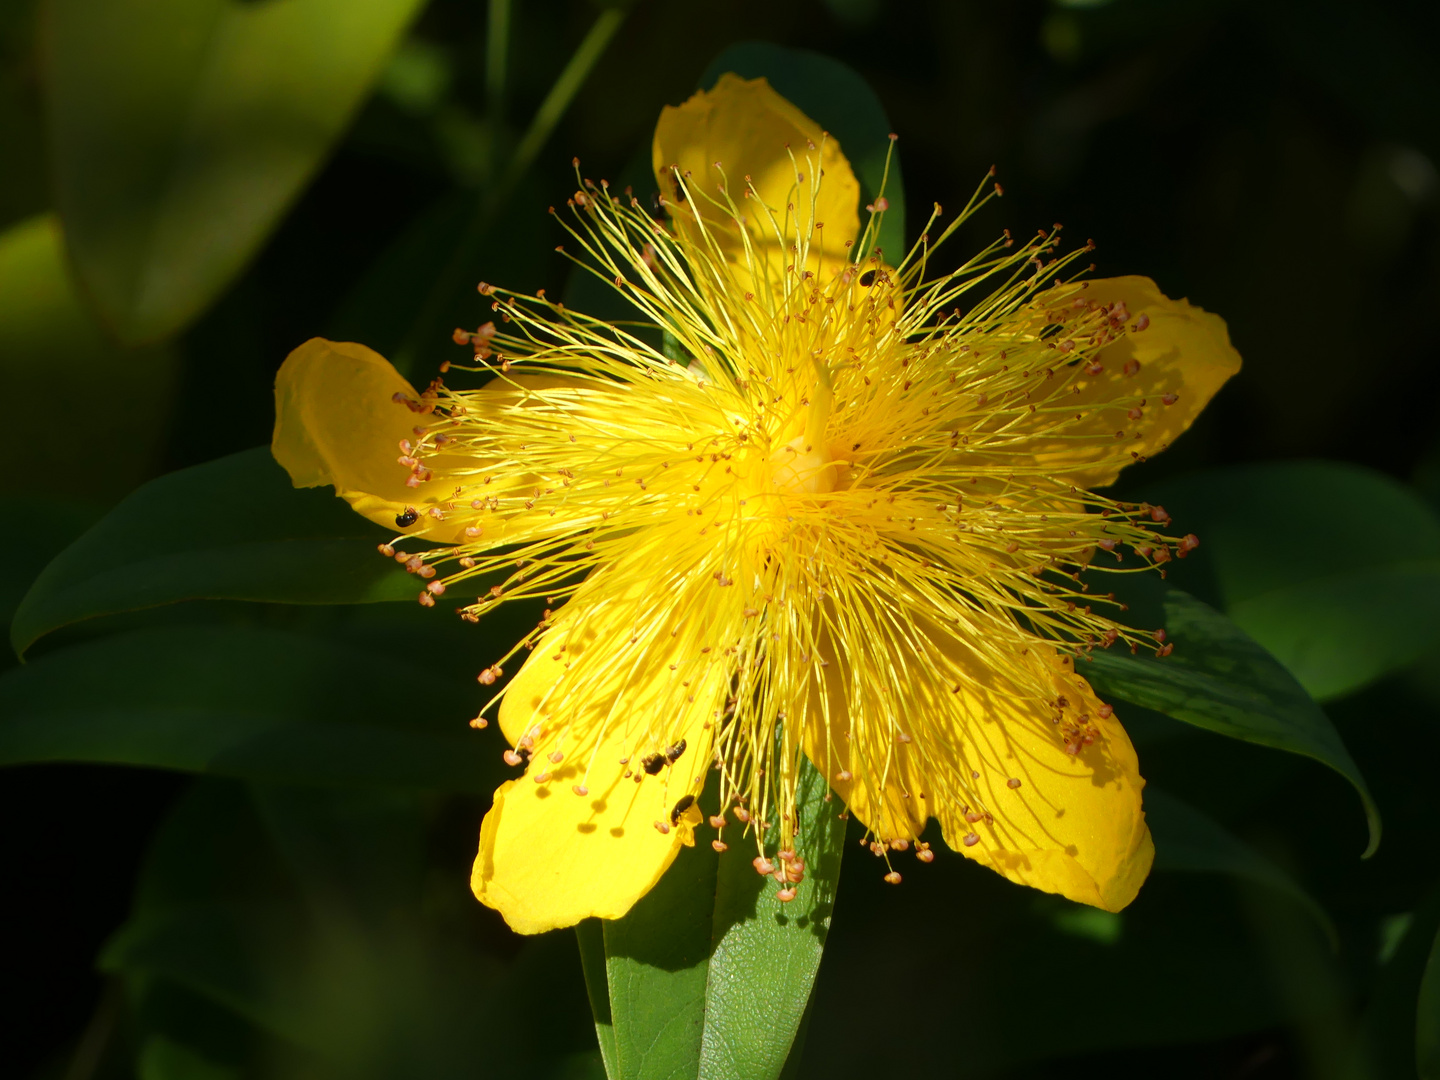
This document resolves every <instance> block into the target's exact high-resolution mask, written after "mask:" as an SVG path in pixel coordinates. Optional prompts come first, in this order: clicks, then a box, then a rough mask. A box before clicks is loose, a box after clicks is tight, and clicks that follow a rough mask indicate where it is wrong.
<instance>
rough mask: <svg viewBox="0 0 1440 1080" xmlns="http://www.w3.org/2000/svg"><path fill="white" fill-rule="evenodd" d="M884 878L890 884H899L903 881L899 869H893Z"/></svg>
mask: <svg viewBox="0 0 1440 1080" xmlns="http://www.w3.org/2000/svg"><path fill="white" fill-rule="evenodd" d="M884 880H885V882H886V884H888V885H899V884H900V881H901V878H900V872H899V871H898V870H891V871H890V872H889V873H888V874H886V875H885V879H884Z"/></svg>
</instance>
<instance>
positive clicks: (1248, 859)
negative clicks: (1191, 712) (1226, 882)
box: [1145, 784, 1340, 948]
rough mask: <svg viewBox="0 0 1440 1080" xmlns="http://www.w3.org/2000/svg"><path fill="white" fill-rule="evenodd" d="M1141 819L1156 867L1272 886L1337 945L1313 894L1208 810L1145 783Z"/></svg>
mask: <svg viewBox="0 0 1440 1080" xmlns="http://www.w3.org/2000/svg"><path fill="white" fill-rule="evenodd" d="M1145 820H1146V822H1147V823H1148V824H1149V826H1150V832H1151V834H1152V835H1153V836H1154V839H1155V869H1156V870H1160V871H1180V872H1184V873H1199V874H1228V875H1230V876H1231V877H1236V878H1240V879H1242V880H1245V881H1253V882H1255V883H1256V884H1257V885H1264V886H1266V887H1267V888H1270V889H1274V890H1275V891H1276V892H1278V893H1280V894H1281V895H1283V896H1287V897H1289V898H1290V899H1291V900H1294V901H1295V902H1296V903H1297V904H1299V905H1300V906H1301V907H1302V908H1304V909H1305V911H1306V912H1307V913H1308V914H1310V915H1311V916H1312V917H1313V918H1314V919H1315V922H1316V923H1317V924H1318V925H1319V926H1320V928H1321V929H1322V930H1323V931H1324V932H1325V936H1326V937H1327V938H1329V940H1330V944H1331V946H1332V947H1337V948H1338V946H1339V941H1340V939H1339V936H1338V935H1337V934H1336V932H1335V924H1334V923H1333V922H1332V921H1331V920H1330V916H1329V915H1328V914H1326V912H1325V909H1324V908H1322V907H1321V906H1320V905H1319V904H1318V903H1317V902H1316V901H1315V898H1314V897H1312V896H1311V895H1310V894H1309V893H1307V892H1306V891H1305V890H1304V889H1302V888H1301V887H1300V886H1299V885H1297V884H1295V881H1294V879H1292V878H1291V877H1290V875H1288V874H1286V873H1285V872H1284V871H1283V870H1281V869H1280V868H1279V867H1278V866H1276V865H1275V864H1274V863H1273V862H1271V861H1270V860H1269V859H1267V858H1265V857H1264V856H1263V855H1261V854H1260V853H1259V852H1258V851H1256V850H1255V849H1254V848H1252V847H1251V846H1250V845H1249V844H1245V843H1242V842H1241V841H1240V840H1238V839H1236V838H1235V837H1234V836H1233V835H1231V834H1230V833H1229V832H1227V831H1226V830H1225V828H1224V827H1223V826H1221V825H1220V824H1219V823H1218V822H1217V821H1215V820H1214V819H1213V818H1211V817H1210V816H1209V815H1208V814H1204V813H1202V812H1201V811H1199V810H1197V809H1195V807H1193V806H1191V805H1190V804H1189V803H1186V802H1184V801H1182V800H1180V799H1177V798H1176V797H1175V796H1174V795H1171V794H1170V793H1169V792H1166V791H1162V790H1160V789H1159V788H1157V787H1155V785H1154V784H1150V785H1148V786H1147V787H1146V788H1145Z"/></svg>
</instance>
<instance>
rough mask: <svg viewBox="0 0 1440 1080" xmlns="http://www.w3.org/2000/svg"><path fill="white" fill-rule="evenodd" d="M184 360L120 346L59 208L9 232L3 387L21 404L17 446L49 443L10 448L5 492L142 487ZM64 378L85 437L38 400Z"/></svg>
mask: <svg viewBox="0 0 1440 1080" xmlns="http://www.w3.org/2000/svg"><path fill="white" fill-rule="evenodd" d="M176 361H177V355H176V352H175V350H173V349H170V348H148V349H128V350H117V349H116V348H115V347H114V345H112V344H111V343H110V342H109V341H108V340H106V337H105V334H104V333H103V332H102V330H101V328H100V325H99V324H98V323H97V322H96V321H95V317H94V316H93V315H91V314H90V311H89V309H88V308H87V307H86V306H85V303H84V301H83V299H82V298H81V296H80V294H79V292H78V290H77V289H76V286H75V282H74V280H73V277H72V275H71V271H70V268H69V267H68V266H67V265H66V262H65V241H64V238H63V236H62V235H61V230H60V221H59V219H58V218H57V217H56V216H55V215H54V214H37V215H36V216H34V217H31V218H27V219H25V220H24V221H20V222H17V223H16V224H14V225H11V226H10V227H9V228H8V229H5V230H4V231H3V232H0V391H3V393H4V395H5V399H6V400H7V401H9V402H11V403H12V407H11V408H10V410H9V411H8V412H7V414H6V418H5V433H6V436H7V438H8V439H9V440H10V442H11V445H12V446H16V447H25V448H32V447H36V448H38V447H43V448H44V450H43V453H37V452H31V451H29V450H27V451H26V452H21V453H11V454H7V455H6V456H5V460H4V463H3V465H0V485H3V488H4V490H5V491H6V492H8V493H9V494H11V495H12V496H14V497H24V498H31V497H39V498H45V499H54V498H56V497H57V496H59V497H63V498H66V499H76V498H83V497H87V496H88V497H90V498H98V499H112V498H116V497H118V496H120V495H122V494H124V493H125V492H127V491H129V490H130V489H131V488H133V487H134V486H135V485H136V484H138V483H139V482H140V481H141V480H142V479H144V477H145V476H146V475H148V474H149V473H150V471H151V470H152V469H153V468H154V465H155V459H156V457H157V456H158V454H159V451H160V449H161V447H162V445H163V442H164V439H165V434H166V419H167V415H168V411H169V408H170V402H171V398H172V397H173V396H174V390H175V383H176V374H177V369H178V364H177V363H176ZM59 387H63V390H64V398H65V404H64V409H63V415H64V416H67V417H79V416H83V417H84V436H83V437H81V436H80V435H79V434H78V432H77V431H76V430H73V429H66V428H64V427H57V424H58V423H60V422H61V419H62V414H61V412H60V411H59V410H58V409H57V407H56V406H54V405H46V406H43V407H36V405H37V404H38V403H40V402H52V401H53V400H54V396H55V393H56V391H57V388H59ZM57 432H63V433H62V434H58V435H57ZM62 478H63V479H62Z"/></svg>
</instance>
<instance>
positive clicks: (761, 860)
mask: <svg viewBox="0 0 1440 1080" xmlns="http://www.w3.org/2000/svg"><path fill="white" fill-rule="evenodd" d="M750 865H751V866H753V867H755V872H756V873H757V874H759V875H760V876H761V877H767V876H768V875H770V874H773V873H774V872H775V864H774V863H773V862H771V861H770V860H769V859H767V858H766V857H765V856H764V855H756V856H755V858H753V859H751V860H750Z"/></svg>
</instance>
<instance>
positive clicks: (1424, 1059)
mask: <svg viewBox="0 0 1440 1080" xmlns="http://www.w3.org/2000/svg"><path fill="white" fill-rule="evenodd" d="M1415 1064H1416V1066H1417V1067H1418V1068H1419V1070H1420V1080H1440V931H1437V933H1436V935H1435V941H1434V942H1433V944H1431V946H1430V958H1429V959H1428V960H1427V961H1426V962H1425V974H1424V975H1423V976H1422V977H1421V979H1420V995H1419V997H1418V998H1417V999H1416V1002H1415Z"/></svg>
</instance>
